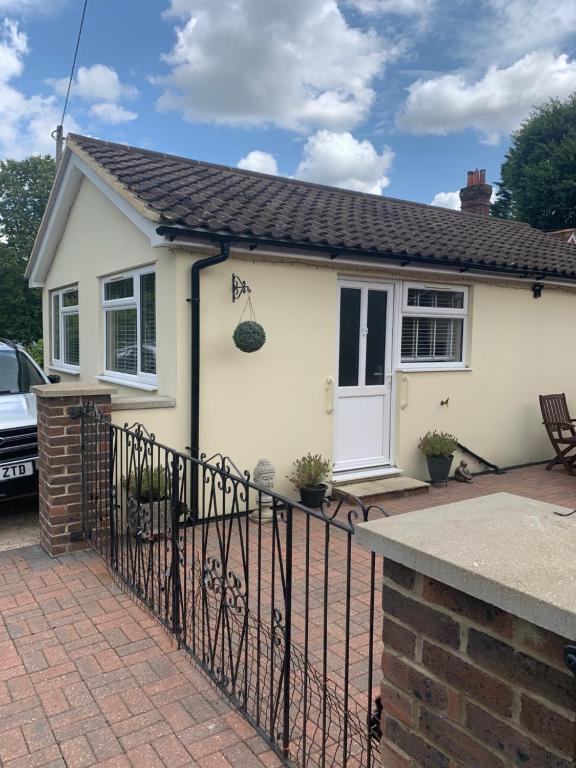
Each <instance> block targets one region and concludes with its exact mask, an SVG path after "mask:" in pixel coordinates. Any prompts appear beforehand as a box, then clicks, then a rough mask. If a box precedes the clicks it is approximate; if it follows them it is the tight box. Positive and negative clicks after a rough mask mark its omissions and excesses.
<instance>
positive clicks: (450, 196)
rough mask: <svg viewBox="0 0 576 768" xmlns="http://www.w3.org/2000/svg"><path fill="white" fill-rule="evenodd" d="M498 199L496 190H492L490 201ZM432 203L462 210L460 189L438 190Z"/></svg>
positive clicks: (441, 206)
mask: <svg viewBox="0 0 576 768" xmlns="http://www.w3.org/2000/svg"><path fill="white" fill-rule="evenodd" d="M495 200H496V191H495V190H492V195H491V197H490V202H491V203H493V202H494V201H495ZM430 205H439V206H440V208H452V210H454V211H459V210H460V190H457V191H456V192H436V194H435V195H434V199H433V200H432V202H431V203H430Z"/></svg>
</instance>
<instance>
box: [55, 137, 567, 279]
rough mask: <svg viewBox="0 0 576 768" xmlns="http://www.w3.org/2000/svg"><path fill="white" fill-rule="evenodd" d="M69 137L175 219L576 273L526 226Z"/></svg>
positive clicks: (390, 251) (442, 258)
mask: <svg viewBox="0 0 576 768" xmlns="http://www.w3.org/2000/svg"><path fill="white" fill-rule="evenodd" d="M69 139H70V140H71V142H73V144H76V145H77V146H78V147H80V149H81V150H83V151H84V152H85V153H87V154H88V155H89V156H90V158H91V159H92V160H93V161H95V162H96V163H98V164H99V165H100V166H101V167H102V168H104V169H105V170H106V171H108V172H109V173H110V174H112V175H113V176H114V177H115V178H116V179H117V181H119V182H120V183H121V184H122V185H124V186H125V187H126V189H127V190H129V191H130V192H131V193H133V194H134V195H136V196H137V197H138V198H139V199H140V200H141V201H143V202H144V203H145V204H146V205H147V206H148V208H149V209H150V210H151V211H153V212H155V213H156V214H157V215H159V218H160V222H161V223H165V224H167V225H170V226H182V227H187V228H191V229H194V230H197V231H198V232H199V233H203V234H209V233H213V234H224V235H225V234H233V235H235V236H246V237H257V238H261V239H270V240H278V241H283V242H286V241H288V242H293V243H300V244H310V245H313V246H328V247H330V248H334V249H341V250H346V251H354V250H356V251H365V252H369V253H373V254H374V256H381V257H382V258H385V257H387V256H390V255H396V256H397V255H406V258H410V257H412V258H427V259H430V260H432V261H434V260H436V261H438V262H440V263H442V264H445V263H446V262H454V263H456V264H458V263H461V262H462V263H464V264H467V265H489V266H493V267H496V268H497V269H500V270H503V269H504V270H506V271H508V272H510V273H516V274H518V272H521V273H523V272H530V273H535V274H538V273H543V272H546V273H547V274H549V275H551V276H552V275H557V276H564V277H566V278H568V279H576V251H575V248H574V246H573V245H569V244H568V243H565V242H563V241H562V240H560V239H559V238H556V237H551V236H550V235H549V234H547V233H545V232H541V231H540V230H536V229H533V228H532V227H530V226H528V225H526V224H519V223H514V222H507V221H501V220H499V219H492V218H484V217H482V216H479V215H478V214H473V213H461V212H460V211H452V210H448V209H446V208H437V207H434V206H431V205H423V204H421V203H412V202H408V201H404V200H395V199H393V198H389V197H381V196H377V195H369V194H364V193H360V192H352V191H349V190H344V189H338V188H336V187H326V186H322V185H320V184H310V183H307V182H302V181H297V180H294V179H286V178H282V177H280V176H267V175H265V174H261V173H254V172H252V171H245V170H240V169H238V168H228V167H225V166H221V165H215V164H212V163H204V162H199V161H197V160H190V159H188V158H183V157H176V156H173V155H165V154H161V153H159V152H151V151H149V150H146V149H138V148H135V147H128V146H125V145H123V144H113V143H110V142H105V141H100V140H97V139H92V138H88V137H86V136H78V135H75V134H72V135H70V136H69Z"/></svg>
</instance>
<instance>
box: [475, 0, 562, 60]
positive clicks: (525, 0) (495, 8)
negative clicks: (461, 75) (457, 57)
mask: <svg viewBox="0 0 576 768" xmlns="http://www.w3.org/2000/svg"><path fill="white" fill-rule="evenodd" d="M483 11H484V13H483V18H482V19H481V20H480V22H479V26H478V25H474V29H473V31H470V32H468V33H465V34H464V36H463V37H464V45H465V47H466V50H467V52H468V53H469V54H470V53H471V54H472V55H473V57H474V54H478V56H479V57H480V58H481V59H482V60H483V61H486V60H487V59H486V58H485V57H486V55H489V56H490V57H491V58H490V59H488V60H491V61H499V62H503V61H504V60H505V59H506V58H508V60H510V58H511V57H512V58H511V60H513V59H514V58H517V57H519V56H523V55H525V54H526V53H534V52H535V51H538V50H542V49H548V48H550V49H552V48H556V47H557V46H558V45H560V44H561V43H563V42H564V41H566V40H568V38H570V37H571V36H572V35H574V34H575V33H576V0H487V2H486V4H485V7H484V8H483Z"/></svg>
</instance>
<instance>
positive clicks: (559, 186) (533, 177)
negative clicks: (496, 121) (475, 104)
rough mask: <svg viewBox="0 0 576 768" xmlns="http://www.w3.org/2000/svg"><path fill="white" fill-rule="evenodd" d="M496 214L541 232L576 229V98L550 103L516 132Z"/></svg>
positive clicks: (494, 210)
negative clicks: (525, 223) (521, 222)
mask: <svg viewBox="0 0 576 768" xmlns="http://www.w3.org/2000/svg"><path fill="white" fill-rule="evenodd" d="M499 187H500V189H499V192H498V195H497V199H496V202H495V203H494V204H493V205H492V208H491V213H492V215H494V216H498V217H499V218H514V219H516V220H518V221H525V222H527V223H528V224H531V225H532V226H533V227H538V228H539V229H544V230H552V229H564V228H567V227H576V94H573V95H572V96H571V97H570V98H568V99H566V100H565V101H560V100H558V99H551V100H550V101H548V102H547V103H546V104H543V105H542V106H541V107H539V108H538V109H536V110H535V111H534V112H533V113H532V114H531V115H530V116H529V117H528V118H526V120H525V121H524V122H523V123H522V125H521V127H520V128H519V129H518V130H517V131H515V132H514V133H513V134H512V144H511V146H510V149H509V150H508V152H507V153H506V157H505V160H504V163H503V165H502V183H501V185H499Z"/></svg>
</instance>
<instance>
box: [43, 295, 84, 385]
mask: <svg viewBox="0 0 576 768" xmlns="http://www.w3.org/2000/svg"><path fill="white" fill-rule="evenodd" d="M50 298H51V302H52V311H51V325H52V328H51V331H52V334H51V335H52V360H51V367H52V368H61V369H62V370H65V371H69V372H70V373H78V372H79V370H80V319H79V314H78V286H77V285H76V286H71V287H69V288H62V289H60V290H58V291H53V292H52V293H51V295H50Z"/></svg>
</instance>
